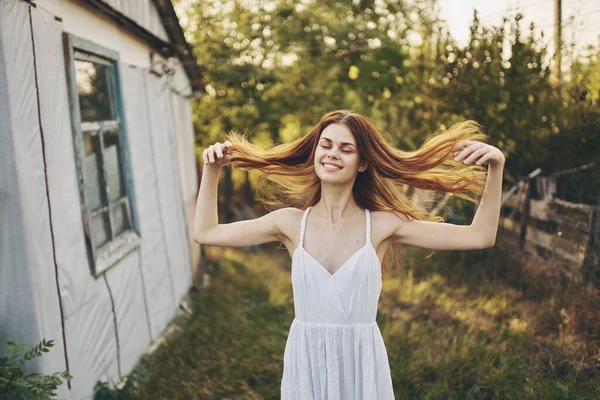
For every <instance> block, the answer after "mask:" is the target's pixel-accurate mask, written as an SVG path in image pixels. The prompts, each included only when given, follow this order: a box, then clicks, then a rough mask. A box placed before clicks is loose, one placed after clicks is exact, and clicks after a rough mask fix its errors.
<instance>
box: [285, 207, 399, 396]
mask: <svg viewBox="0 0 600 400" xmlns="http://www.w3.org/2000/svg"><path fill="white" fill-rule="evenodd" d="M311 208H312V207H308V208H307V209H306V210H305V211H304V215H303V217H302V223H301V228H300V243H299V245H298V247H297V248H296V249H295V250H294V253H293V256H292V272H291V273H292V290H293V294H294V312H295V318H294V320H293V321H292V323H291V326H290V331H289V335H288V338H287V342H286V345H285V351H284V355H283V377H282V380H281V399H282V400H317V399H318V400H389V399H394V391H393V388H392V378H391V373H390V367H389V361H388V356H387V351H386V348H385V344H384V342H383V337H382V336H381V331H380V330H379V326H378V325H377V323H376V322H375V317H376V316H377V305H378V303H379V295H380V293H381V288H382V280H381V269H380V268H381V263H380V261H379V257H378V256H377V252H376V250H375V248H374V247H373V245H372V244H371V232H370V230H371V228H370V226H371V217H370V213H369V210H367V209H365V214H366V241H365V244H364V246H363V247H361V248H360V249H358V250H357V251H356V252H355V253H354V254H352V256H350V258H348V259H347V260H346V261H345V262H344V263H343V264H342V266H341V267H339V268H338V269H337V271H336V272H335V273H334V274H331V273H330V272H329V271H327V269H325V267H323V266H322V265H321V264H320V263H319V262H318V261H317V260H315V259H314V258H313V257H312V256H311V255H310V254H309V253H308V252H307V251H306V250H305V249H304V247H303V242H304V231H305V227H306V218H307V216H308V213H309V211H310V209H311Z"/></svg>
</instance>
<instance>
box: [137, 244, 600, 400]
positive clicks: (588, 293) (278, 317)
mask: <svg viewBox="0 0 600 400" xmlns="http://www.w3.org/2000/svg"><path fill="white" fill-rule="evenodd" d="M263 249H264V250H262V251H261V252H259V253H251V252H244V251H243V250H241V249H222V248H214V249H210V250H211V254H212V256H213V258H214V259H215V260H218V261H219V262H218V268H216V269H215V271H214V273H213V276H212V279H211V287H210V288H208V289H204V290H201V291H200V292H197V293H194V294H193V295H192V299H193V311H194V313H193V316H192V317H191V318H190V319H189V320H183V319H182V320H180V321H175V322H176V323H177V324H179V325H180V326H182V327H183V329H182V332H181V333H179V334H178V335H177V336H176V337H174V338H172V339H171V340H170V341H169V342H168V343H167V344H166V345H164V346H162V347H161V348H159V350H157V351H156V352H155V353H154V354H153V355H152V357H150V358H144V359H142V360H141V362H140V363H139V365H138V367H137V368H136V371H135V372H134V373H133V374H132V376H134V377H135V380H136V382H137V385H136V386H137V387H138V388H137V393H136V395H135V396H134V397H137V398H143V399H279V386H280V383H281V374H282V368H283V361H282V359H283V351H284V348H285V341H286V338H287V333H288V329H289V325H290V323H291V321H292V319H293V312H294V311H293V298H292V291H291V280H290V275H289V267H290V259H289V255H288V254H287V252H286V251H285V250H283V249H275V248H274V247H272V246H271V247H270V246H264V247H263ZM427 254H429V251H425V250H423V251H422V250H421V249H417V248H411V249H410V250H409V251H408V253H406V254H405V256H404V259H403V263H402V269H400V270H396V271H387V275H386V279H385V281H384V287H383V292H382V295H381V301H380V306H379V314H378V318H377V321H378V323H379V326H380V328H381V330H382V333H383V336H384V340H385V343H386V347H387V350H388V356H389V360H390V367H391V371H392V381H393V383H394V389H395V393H396V398H397V399H598V398H600V353H599V352H598V349H599V348H600V346H599V343H600V326H599V324H600V322H599V321H600V318H598V317H599V315H598V304H600V302H598V301H599V300H600V296H598V293H597V292H596V291H593V290H591V289H584V288H583V287H578V286H574V285H573V284H570V283H568V282H567V281H566V280H564V279H562V280H561V279H549V278H548V277H547V276H545V275H543V274H540V273H539V271H538V273H534V272H532V271H531V268H526V267H525V266H521V265H519V264H518V263H517V262H516V261H515V259H514V257H512V258H510V257H509V256H508V255H507V254H505V253H504V252H502V251H501V250H500V249H497V248H494V249H489V250H486V251H478V252H441V251H440V252H437V253H435V254H434V255H433V256H432V257H431V258H429V259H424V256H426V255H427ZM536 274H537V275H536Z"/></svg>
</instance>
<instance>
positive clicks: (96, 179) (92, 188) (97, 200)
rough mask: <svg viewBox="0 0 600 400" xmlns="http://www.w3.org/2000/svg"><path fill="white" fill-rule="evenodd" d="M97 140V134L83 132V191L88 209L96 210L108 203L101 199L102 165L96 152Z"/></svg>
mask: <svg viewBox="0 0 600 400" xmlns="http://www.w3.org/2000/svg"><path fill="white" fill-rule="evenodd" d="M98 142H99V140H98V136H97V135H91V134H84V135H83V148H84V152H85V159H84V170H85V179H84V185H85V192H86V195H87V200H88V207H89V209H90V211H94V210H97V209H98V208H100V207H102V206H106V205H107V204H108V203H107V202H105V201H103V196H102V189H101V185H102V179H101V178H102V176H101V175H100V174H101V173H102V167H101V166H100V155H99V154H98V153H97V152H96V149H98V147H99V146H98V145H99V143H98Z"/></svg>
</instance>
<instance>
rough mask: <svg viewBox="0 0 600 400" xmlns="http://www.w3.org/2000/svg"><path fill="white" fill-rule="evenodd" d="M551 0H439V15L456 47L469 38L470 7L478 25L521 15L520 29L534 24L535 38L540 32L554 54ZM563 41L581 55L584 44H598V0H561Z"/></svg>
mask: <svg viewBox="0 0 600 400" xmlns="http://www.w3.org/2000/svg"><path fill="white" fill-rule="evenodd" d="M554 2H555V0H440V1H439V6H440V11H441V12H440V18H442V19H443V20H446V21H447V23H448V28H449V30H450V33H451V35H452V36H453V37H454V39H455V40H456V41H457V44H458V45H460V46H463V45H465V44H466V43H467V42H468V39H469V26H470V24H471V22H472V20H473V9H474V8H477V11H478V15H479V20H480V24H482V25H485V26H491V25H496V26H497V25H499V24H501V23H502V17H503V16H506V15H507V14H510V15H515V14H516V13H517V12H520V13H521V14H523V19H522V20H521V29H522V31H523V32H525V33H527V34H528V33H529V25H530V24H531V22H534V23H535V25H536V34H537V37H540V35H539V32H540V31H543V32H544V39H543V40H544V41H545V42H546V43H548V44H549V46H548V53H549V54H554V43H553V38H554ZM571 17H572V18H573V20H572V21H571ZM562 23H563V41H565V42H566V43H567V44H568V43H570V42H572V41H575V43H576V46H575V52H576V53H578V54H582V52H584V49H585V47H586V45H590V44H595V45H596V46H597V45H599V44H600V0H562Z"/></svg>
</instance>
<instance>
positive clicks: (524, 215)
mask: <svg viewBox="0 0 600 400" xmlns="http://www.w3.org/2000/svg"><path fill="white" fill-rule="evenodd" d="M534 184H535V177H534V178H529V179H527V192H525V199H524V200H523V211H521V232H520V234H519V248H520V249H521V250H525V238H526V236H527V221H528V220H529V213H530V212H531V195H532V194H533V185H534Z"/></svg>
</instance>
